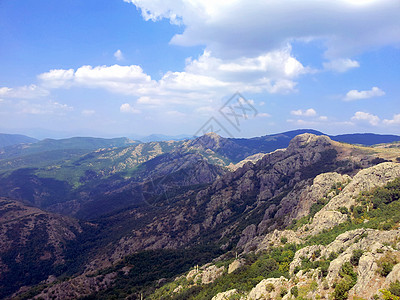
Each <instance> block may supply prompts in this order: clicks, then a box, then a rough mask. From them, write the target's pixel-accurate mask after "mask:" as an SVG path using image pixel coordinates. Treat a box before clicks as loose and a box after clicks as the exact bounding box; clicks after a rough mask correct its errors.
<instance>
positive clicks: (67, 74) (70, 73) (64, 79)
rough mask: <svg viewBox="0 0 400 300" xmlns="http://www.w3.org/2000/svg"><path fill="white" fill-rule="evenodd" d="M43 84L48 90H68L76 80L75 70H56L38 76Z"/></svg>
mask: <svg viewBox="0 0 400 300" xmlns="http://www.w3.org/2000/svg"><path fill="white" fill-rule="evenodd" d="M38 79H39V80H40V81H41V82H42V84H43V85H44V86H46V87H48V88H68V87H70V86H71V85H72V83H73V79H74V70H73V69H68V70H63V69H54V70H50V71H49V72H46V73H42V74H40V75H39V76H38Z"/></svg>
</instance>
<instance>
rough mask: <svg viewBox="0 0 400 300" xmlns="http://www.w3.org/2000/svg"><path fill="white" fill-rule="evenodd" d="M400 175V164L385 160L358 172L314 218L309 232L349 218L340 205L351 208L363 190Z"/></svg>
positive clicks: (383, 183) (315, 231)
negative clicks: (340, 209)
mask: <svg viewBox="0 0 400 300" xmlns="http://www.w3.org/2000/svg"><path fill="white" fill-rule="evenodd" d="M397 177H400V164H397V163H392V162H385V163H381V164H379V165H376V166H373V167H370V168H367V169H364V170H361V171H360V172H358V173H357V174H356V175H355V176H354V177H353V178H352V180H351V181H350V182H349V184H348V185H347V186H345V187H344V189H343V191H341V192H340V193H339V195H337V196H335V197H333V198H332V199H331V200H330V201H329V202H328V204H326V205H325V206H324V207H323V208H322V209H321V210H320V211H319V212H317V213H316V215H315V216H314V218H313V221H312V223H311V224H310V225H307V227H308V229H309V230H310V231H309V232H308V233H307V234H308V235H309V234H311V235H315V234H317V233H318V232H321V231H322V230H324V229H330V228H332V227H334V226H336V225H338V224H340V223H342V222H344V221H346V220H347V216H345V215H343V214H341V213H340V212H338V211H337V209H339V208H340V207H346V208H350V207H351V206H352V205H354V204H355V203H356V202H355V201H356V199H357V197H358V196H359V195H360V193H361V192H362V191H370V190H371V189H372V188H375V187H378V186H383V185H385V184H387V183H388V182H390V181H392V180H394V179H395V178H397Z"/></svg>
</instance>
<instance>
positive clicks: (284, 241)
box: [281, 236, 288, 244]
mask: <svg viewBox="0 0 400 300" xmlns="http://www.w3.org/2000/svg"><path fill="white" fill-rule="evenodd" d="M287 241H288V239H287V237H285V236H283V237H281V243H282V244H286V243H287Z"/></svg>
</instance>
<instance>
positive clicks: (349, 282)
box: [0, 132, 400, 299]
mask: <svg viewBox="0 0 400 300" xmlns="http://www.w3.org/2000/svg"><path fill="white" fill-rule="evenodd" d="M296 133H298V132H288V133H285V134H281V135H277V136H275V137H271V136H269V137H260V138H255V139H252V142H250V141H249V142H248V143H245V141H244V140H242V139H240V141H239V142H237V139H227V138H223V137H220V136H218V135H216V134H214V133H209V134H206V135H204V136H201V137H198V138H196V139H193V140H186V141H169V142H151V143H137V144H135V143H133V144H128V145H122V146H121V147H105V148H99V149H95V150H89V149H88V150H84V151H83V150H82V153H78V152H76V153H75V154H74V155H72V154H71V152H69V155H65V156H64V157H62V156H60V157H59V158H60V159H59V160H58V161H55V160H52V161H51V160H46V159H45V158H46V155H48V153H51V152H52V151H44V152H37V153H33V154H27V155H20V156H15V157H13V158H8V159H6V158H5V159H0V170H1V171H0V196H2V197H3V198H2V199H1V201H0V224H1V226H2V227H1V230H0V234H3V235H2V236H1V238H2V241H4V242H3V244H2V245H3V246H2V248H0V251H3V252H0V278H1V279H0V292H1V293H2V294H1V295H2V296H1V297H3V298H5V297H9V298H12V299H32V298H34V297H36V298H43V299H50V298H53V299H78V298H82V297H86V298H87V299H110V298H117V299H125V298H127V299H141V297H144V298H145V299H224V297H225V298H229V297H231V298H232V299H235V298H240V297H243V299H264V298H263V297H269V298H272V299H278V298H279V297H280V298H284V299H290V297H293V298H295V297H302V298H303V299H307V298H310V299H311V298H316V297H317V295H324V297H331V298H333V299H335V298H336V299H346V297H347V296H350V297H355V296H356V295H357V296H359V297H363V298H364V299H367V298H370V297H372V296H373V295H374V293H379V291H378V290H379V289H380V288H381V289H386V290H387V291H388V292H390V293H392V292H391V291H390V289H391V284H392V283H393V282H394V283H395V282H396V279H399V280H400V278H399V276H398V274H400V272H398V268H399V266H400V265H399V266H397V259H399V261H400V253H398V252H397V251H398V250H396V249H398V247H399V246H400V245H398V240H396V237H397V236H398V234H399V232H398V230H397V228H398V226H399V225H400V219H399V217H398V216H399V214H398V211H399V209H400V207H398V205H400V204H399V202H398V201H400V200H399V199H400V184H399V182H398V179H397V178H398V177H400V165H399V164H398V163H396V161H398V160H399V157H400V147H397V146H396V145H397V144H385V145H379V146H377V147H373V148H372V147H365V146H361V145H351V144H348V143H341V142H337V141H334V140H332V139H330V138H329V137H327V136H323V135H316V134H310V133H303V134H300V135H297V136H294V137H293V138H292V139H291V140H290V142H289V143H288V145H287V147H284V149H280V150H279V149H278V150H277V149H276V148H275V149H274V151H272V152H270V153H263V152H262V151H261V153H260V150H261V149H267V147H268V145H271V143H272V144H274V145H275V146H274V147H277V146H279V143H280V142H283V141H286V140H287V139H289V138H290V136H291V135H295V134H296ZM315 133H318V132H315ZM67 145H68V143H67ZM263 147H264V148H263ZM76 150H77V149H62V148H61V149H56V150H54V151H56V152H57V153H59V151H66V152H65V153H68V151H76ZM35 155H43V158H42V161H41V163H38V162H37V161H29V160H26V158H27V157H30V158H32V157H34V156H35ZM36 157H38V156H36ZM36 233H38V234H36ZM27 245H28V247H27ZM37 245H41V247H39V246H37ZM13 247H14V249H16V251H14V252H13V251H12V250H11V249H13ZM1 249H3V250H1ZM29 249H33V251H30V250H29ZM42 249H44V250H42ZM378 249H379V251H378ZM355 250H360V251H362V253H361V252H360V251H358V252H354V251H355ZM43 251H45V252H46V253H45V255H44V254H43V253H42V252H43ZM47 252H48V253H47ZM353 252H354V253H356V254H354V253H353ZM360 253H361V254H360ZM353 256H354V257H353ZM352 257H353V258H352ZM47 258H48V259H47ZM348 262H351V263H352V262H353V263H354V264H352V266H351V267H349V265H348V264H346V263H348ZM356 264H358V265H356ZM383 265H385V266H386V265H387V266H388V267H387V268H386V267H385V268H386V269H385V270H381V269H379V266H383ZM25 266H26V267H27V268H29V269H32V270H35V271H34V272H29V270H28V269H26V268H25ZM13 274H16V275H15V276H14V275H13ZM354 274H356V275H357V276H356V275H354ZM382 274H384V275H382ZM282 276H283V277H282ZM349 278H351V279H349ZM374 282H375V283H374ZM374 284H375V285H374ZM363 285H364V286H372V287H371V288H369V289H365V290H363V289H362V288H361V287H362V286H363ZM337 286H338V287H337ZM336 287H337V288H336ZM353 287H354V288H353ZM285 289H286V292H285ZM351 289H353V290H351ZM233 290H235V291H233ZM296 290H297V291H296ZM392 291H394V290H393V289H392ZM363 293H364V294H363ZM218 294H219V296H218ZM296 294H297V296H295V295H296ZM229 295H230V296H229ZM262 295H264V296H262ZM379 295H380V294H379ZM382 295H383V294H382ZM345 296H346V297H345ZM213 297H217V298H213ZM218 297H219V298H218ZM285 297H286V298H285ZM381 298H382V299H383V296H382V297H381Z"/></svg>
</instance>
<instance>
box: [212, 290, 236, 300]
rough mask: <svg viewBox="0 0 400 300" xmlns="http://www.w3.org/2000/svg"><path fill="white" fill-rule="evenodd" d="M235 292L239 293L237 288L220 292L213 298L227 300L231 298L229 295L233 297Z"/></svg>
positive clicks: (213, 299) (214, 299)
mask: <svg viewBox="0 0 400 300" xmlns="http://www.w3.org/2000/svg"><path fill="white" fill-rule="evenodd" d="M235 294H237V290H236V289H233V290H229V291H226V292H222V293H218V294H217V295H215V296H214V297H212V299H211V300H227V299H229V297H232V296H233V295H235Z"/></svg>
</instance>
